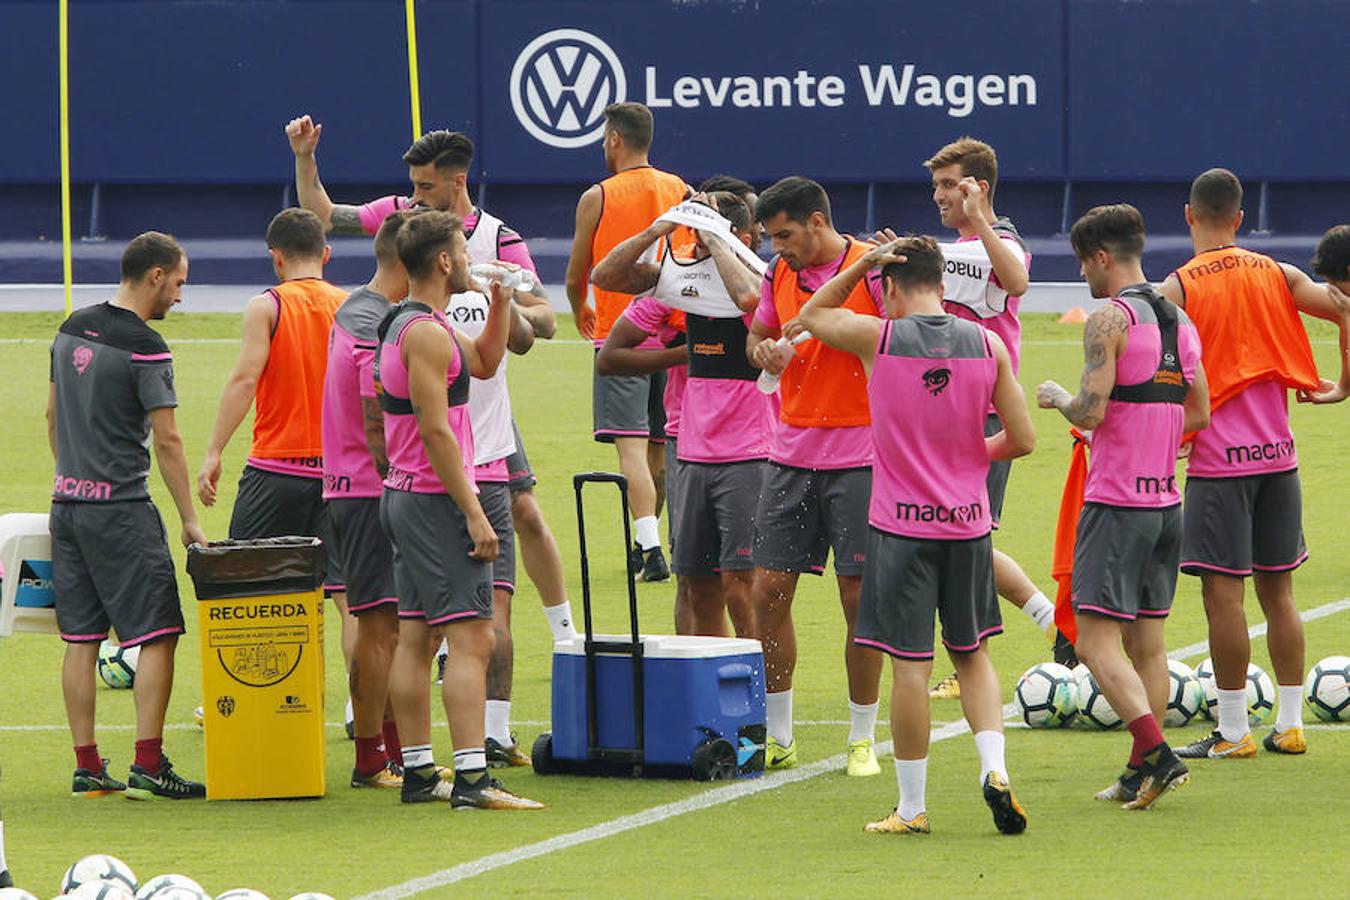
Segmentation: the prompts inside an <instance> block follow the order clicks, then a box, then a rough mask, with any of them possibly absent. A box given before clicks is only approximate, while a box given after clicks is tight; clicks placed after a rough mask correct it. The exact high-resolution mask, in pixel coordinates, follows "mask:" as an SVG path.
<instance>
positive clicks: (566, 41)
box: [0, 0, 1350, 184]
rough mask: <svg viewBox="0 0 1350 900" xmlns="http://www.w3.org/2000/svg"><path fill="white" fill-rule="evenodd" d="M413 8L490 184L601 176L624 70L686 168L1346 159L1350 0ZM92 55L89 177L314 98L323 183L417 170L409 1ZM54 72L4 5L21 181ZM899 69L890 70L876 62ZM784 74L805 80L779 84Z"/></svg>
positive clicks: (1177, 167)
mask: <svg viewBox="0 0 1350 900" xmlns="http://www.w3.org/2000/svg"><path fill="white" fill-rule="evenodd" d="M417 10H418V29H419V52H420V56H421V67H420V71H421V81H422V86H423V98H422V100H423V108H422V113H423V122H424V124H425V125H426V126H427V127H451V128H457V129H461V130H464V131H466V132H468V133H469V134H470V135H471V136H472V137H474V139H475V140H476V141H477V142H478V144H479V153H478V157H477V166H478V171H477V172H475V175H476V176H477V177H479V178H486V179H487V180H489V181H496V182H516V183H528V182H549V181H551V182H573V181H578V180H587V179H591V178H594V177H596V175H598V174H599V173H600V172H601V165H600V163H599V152H600V150H599V144H598V143H596V142H590V143H585V142H584V139H585V135H586V134H587V132H588V130H593V126H594V123H595V122H596V120H597V116H598V111H599V109H600V107H601V106H603V104H604V102H606V101H608V100H612V99H614V98H615V97H617V96H618V87H619V81H620V80H622V81H623V83H624V87H625V88H626V90H625V92H624V94H625V96H626V98H627V99H635V100H645V101H654V103H653V105H655V106H656V109H655V112H656V115H657V146H656V149H655V152H654V154H653V158H654V161H656V162H657V163H658V164H663V165H665V166H667V167H669V168H672V169H675V170H677V171H679V172H681V173H682V174H684V175H686V176H687V177H691V178H696V177H700V176H702V175H706V174H709V173H711V172H713V171H733V172H736V173H738V174H740V175H743V176H746V177H751V178H755V179H758V180H764V179H768V178H773V177H777V176H779V175H782V174H786V173H791V172H800V173H805V174H810V175H813V176H815V177H818V178H821V179H826V180H831V181H835V182H838V181H858V182H871V181H886V182H893V181H903V180H908V179H921V178H923V177H924V176H925V173H924V172H923V170H922V169H921V168H920V163H921V162H922V160H923V159H924V158H926V157H927V156H928V154H929V153H931V152H932V150H933V149H934V148H936V147H937V146H939V145H941V144H942V143H944V142H946V141H948V140H950V139H952V138H953V137H955V136H958V135H960V134H965V133H971V134H975V135H977V136H980V137H982V138H985V139H987V140H989V141H990V142H992V143H993V144H994V145H995V146H996V147H997V148H998V150H999V155H1000V159H1001V163H1002V166H1003V171H1004V174H1005V175H1007V176H1011V177H1013V178H1021V179H1033V180H1052V179H1065V178H1071V179H1075V180H1088V181H1091V180H1094V179H1095V180H1117V181H1118V180H1130V179H1141V180H1142V179H1186V178H1189V177H1190V176H1192V175H1193V174H1194V173H1195V172H1197V171H1199V170H1201V169H1203V168H1205V167H1207V166H1210V165H1215V164H1223V165H1228V166H1231V167H1232V168H1234V169H1235V170H1237V171H1239V172H1240V173H1241V174H1242V175H1243V176H1244V177H1246V178H1253V179H1256V178H1259V179H1273V180H1280V179H1288V180H1314V179H1323V178H1325V179H1335V180H1342V181H1344V180H1346V179H1347V178H1348V177H1350V176H1347V169H1346V167H1345V163H1344V160H1345V151H1344V148H1345V147H1346V146H1348V145H1350V113H1348V112H1347V106H1348V105H1347V103H1346V102H1345V73H1346V71H1347V66H1348V65H1350V62H1348V59H1350V58H1348V57H1347V54H1346V51H1345V35H1346V34H1350V4H1347V3H1342V2H1336V0H1249V2H1244V3H1232V2H1229V0H1148V2H1142V3H1141V2H1124V0H1021V2H1008V0H1004V2H994V0H965V2H963V3H961V4H959V5H951V4H886V3H876V2H867V3H860V2H852V0H831V2H811V0H759V2H751V0H740V2H732V0H709V2H700V3H690V2H687V0H624V2H614V0H591V2H586V3H580V2H549V0H419V2H418V4H417ZM550 32H554V34H553V36H552V38H550V39H545V40H540V38H541V36H544V35H546V34H548V33H550ZM578 32H580V33H578ZM530 45H533V46H532V47H531V46H530ZM527 47H529V48H530V51H531V52H530V53H528V54H523V53H522V51H525V50H526V49H527ZM71 59H72V70H71V79H72V85H71V110H72V128H73V141H72V159H73V168H74V176H75V179H76V180H77V181H82V182H94V181H97V182H104V183H115V182H132V183H144V182H159V183H165V182H168V183H174V182H195V183H202V182H220V183H226V184H229V183H250V182H253V183H261V182H270V183H276V182H278V181H281V180H284V179H285V177H286V174H287V173H288V172H289V170H290V165H291V163H290V155H289V152H288V150H287V147H286V143H285V140H284V137H283V135H282V133H281V127H282V125H283V124H284V122H285V121H286V120H287V119H288V118H289V117H290V116H292V115H295V114H297V113H300V112H306V111H308V112H311V113H313V114H314V115H315V117H316V118H317V119H318V120H320V121H322V122H323V123H324V124H325V132H324V137H323V143H322V145H321V153H320V159H321V165H322V171H323V173H324V177H325V179H326V180H328V181H330V182H334V183H341V182H347V183H398V182H400V181H402V180H403V178H404V177H405V173H404V170H403V167H402V166H401V164H400V163H399V155H400V153H401V151H402V150H403V149H404V148H405V147H406V145H407V143H408V141H409V138H410V134H411V129H410V125H409V103H408V88H407V63H406V57H405V48H404V22H403V15H402V4H400V3H396V2H392V0H324V2H319V0H265V2H264V0H234V2H220V3H197V2H183V0H141V2H128V0H73V2H72V4H71ZM614 62H617V63H618V67H617V70H616V68H615V67H614V65H613V63H614ZM888 66H889V67H891V68H890V69H885V68H884V67H888ZM911 67H912V68H911ZM907 71H908V72H909V75H908V78H907V79H906V72H907ZM56 72H57V69H56V10H55V4H54V3H51V2H50V0H6V2H3V3H0V82H2V83H4V84H5V85H6V86H7V87H6V90H5V102H4V106H3V109H4V118H5V121H6V125H7V127H6V129H5V132H6V137H5V141H4V149H3V151H2V152H0V181H5V182H11V183H14V182H19V183H22V182H50V181H53V180H55V179H56V178H57V172H58V169H57V142H56V134H57V120H56V99H57V98H56V94H57V90H56ZM513 72H514V73H515V75H516V77H515V78H513ZM885 72H890V73H891V74H892V75H893V76H894V78H895V83H894V87H895V90H894V92H892V91H889V90H886V89H885V87H884V86H879V85H878V84H877V83H876V79H878V78H883V77H885V76H884V73H885ZM798 73H804V74H802V75H799V74H798ZM766 78H767V79H775V78H777V79H783V80H779V81H772V82H771V84H772V85H776V86H774V87H770V88H769V89H768V90H769V91H770V92H771V93H772V94H773V97H772V101H773V105H771V106H769V105H764V102H765V98H764V96H763V95H764V93H765V79H766ZM869 78H870V79H871V83H870V84H869ZM679 79H684V80H683V81H679ZM826 79H833V80H831V81H826ZM785 83H786V85H787V87H788V94H789V96H786V97H785V96H784V94H783V91H782V87H783V85H784V84H785ZM513 85H514V86H515V90H514V91H513ZM822 85H825V86H826V89H825V90H824V91H823V92H822V90H821V86H822ZM869 87H871V88H872V91H871V92H870V93H873V94H876V95H877V96H876V97H869ZM756 93H757V94H758V95H759V97H758V101H759V103H760V105H759V106H754V105H750V104H751V101H752V100H753V99H754V97H753V95H754V94H756ZM513 94H514V95H515V98H516V99H515V100H514V101H513ZM1014 99H1016V101H1017V102H1016V104H1015V105H1014V104H1013V102H1012V101H1013V100H1014ZM873 101H876V102H873ZM808 102H809V105H808ZM938 103H940V104H941V105H937V104H938ZM525 123H532V126H533V129H534V132H533V133H532V132H531V130H529V129H527V127H526V124H525ZM539 134H543V135H545V136H547V137H548V139H549V140H552V141H554V143H559V142H562V143H566V142H567V141H568V139H569V138H570V139H572V140H571V142H572V143H580V144H581V145H580V146H568V147H561V146H555V145H553V144H550V143H546V142H545V141H543V140H541V139H540V137H539V136H538V135H539ZM560 136H561V137H560ZM579 136H580V137H579Z"/></svg>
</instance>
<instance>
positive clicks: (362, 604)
mask: <svg viewBox="0 0 1350 900" xmlns="http://www.w3.org/2000/svg"><path fill="white" fill-rule="evenodd" d="M327 505H328V524H329V530H330V533H331V534H332V536H333V543H332V544H330V545H329V548H330V550H329V552H330V553H331V554H332V556H333V557H334V558H335V559H336V560H337V561H338V562H339V563H340V564H341V566H342V572H343V574H344V575H345V576H346V579H345V581H346V587H347V612H349V613H351V614H352V615H354V616H359V615H361V614H362V613H365V612H369V611H370V610H372V609H379V608H380V607H384V606H392V607H394V608H397V607H398V591H397V590H396V588H395V586H394V549H393V547H391V546H390V545H389V536H388V535H386V534H385V533H384V528H382V527H381V526H380V499H379V498H378V497H335V498H333V499H331V500H329V501H328V504H327Z"/></svg>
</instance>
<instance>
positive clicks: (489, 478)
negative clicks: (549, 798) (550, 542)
mask: <svg viewBox="0 0 1350 900" xmlns="http://www.w3.org/2000/svg"><path fill="white" fill-rule="evenodd" d="M469 243H470V245H472V240H470V242H469ZM470 258H472V254H471V255H470ZM504 265H510V264H509V263H505V264H504ZM477 287H478V286H475V288H474V289H471V290H468V291H464V292H463V293H456V294H455V295H454V296H452V297H451V298H450V305H449V307H447V310H446V312H447V314H448V315H449V317H450V321H451V322H453V323H455V327H456V329H457V331H458V332H459V333H460V334H462V335H464V336H465V337H466V338H468V339H470V340H474V339H476V338H478V337H479V335H481V334H482V333H483V330H484V328H485V327H486V323H487V318H488V315H489V311H490V304H489V301H488V298H487V296H486V295H485V294H484V293H482V291H480V290H478V289H477ZM508 315H509V316H510V325H509V326H508V333H509V336H508V338H507V345H506V346H507V349H508V350H509V351H510V352H512V353H516V354H523V353H526V352H528V351H529V349H530V348H531V347H532V346H533V345H534V338H535V334H534V329H533V328H532V327H531V326H530V324H529V322H527V321H526V320H525V318H524V317H523V316H522V315H521V314H520V311H519V309H518V308H517V307H516V305H515V303H514V302H512V303H511V304H510V308H509V312H508ZM469 421H470V424H471V425H472V426H473V437H474V442H473V446H474V463H475V467H474V478H475V481H476V483H477V486H478V501H479V503H480V504H482V507H483V512H484V513H486V515H487V517H488V520H489V521H490V522H491V523H492V527H493V530H495V531H496V532H497V557H496V558H495V559H494V560H493V561H492V619H493V629H494V631H495V633H496V643H495V645H494V648H493V651H492V659H491V661H490V662H489V664H488V672H487V708H486V709H487V720H486V730H487V738H486V741H487V742H486V744H485V747H486V752H487V761H488V765H490V766H494V767H498V766H528V765H529V764H530V758H529V756H527V755H526V754H525V753H524V752H523V751H521V749H520V747H519V745H518V744H517V742H516V738H515V736H514V735H513V734H512V733H511V687H512V674H513V667H514V663H515V656H514V643H513V641H512V639H511V598H512V595H513V594H514V592H515V589H516V546H515V527H514V525H513V524H512V519H511V507H512V500H511V470H510V467H509V465H508V460H509V458H510V457H511V455H512V454H513V453H515V452H516V443H515V429H514V428H513V427H512V418H511V395H510V393H509V392H508V390H507V383H506V357H505V356H503V357H502V360H501V362H500V363H499V364H498V366H497V367H496V369H495V371H493V372H492V374H491V375H490V376H489V377H487V378H479V377H475V378H473V379H472V380H471V382H470V387H469ZM558 610H559V608H558V607H552V608H550V607H545V612H546V613H548V614H549V623H550V626H553V627H554V635H553V637H554V640H555V641H558V640H564V639H566V638H568V637H573V636H575V634H576V631H575V629H574V628H572V627H571V626H570V625H568V626H566V627H563V628H561V629H559V627H558V626H559V625H560V624H561V623H557V618H558V617H557V615H556V614H555V613H556V611H558ZM555 623H556V624H555ZM442 680H444V679H443V676H442Z"/></svg>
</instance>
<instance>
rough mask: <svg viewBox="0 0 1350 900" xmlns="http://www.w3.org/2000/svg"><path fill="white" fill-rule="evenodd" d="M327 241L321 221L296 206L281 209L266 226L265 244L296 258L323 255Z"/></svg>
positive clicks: (310, 257)
mask: <svg viewBox="0 0 1350 900" xmlns="http://www.w3.org/2000/svg"><path fill="white" fill-rule="evenodd" d="M327 243H328V240H327V238H325V237H324V229H323V222H322V221H320V220H319V217H318V216H316V215H314V213H312V212H310V211H309V210H307V209H301V208H300V207H298V206H292V207H291V208H290V209H283V210H282V211H281V212H279V213H277V214H276V215H275V216H273V217H272V222H271V224H269V225H268V226H267V246H268V247H270V248H272V249H273V250H280V251H281V252H282V253H284V254H285V255H287V256H292V257H296V258H297V259H312V258H314V257H318V256H323V248H324V247H325V246H326V245H327Z"/></svg>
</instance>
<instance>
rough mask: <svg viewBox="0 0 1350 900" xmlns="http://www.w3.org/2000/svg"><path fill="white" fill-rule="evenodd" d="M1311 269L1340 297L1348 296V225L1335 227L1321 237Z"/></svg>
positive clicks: (1349, 246) (1349, 235)
mask: <svg viewBox="0 0 1350 900" xmlns="http://www.w3.org/2000/svg"><path fill="white" fill-rule="evenodd" d="M1312 269H1313V271H1314V272H1316V273H1317V274H1318V275H1321V276H1322V277H1323V278H1325V279H1326V280H1327V281H1328V282H1329V283H1330V284H1331V285H1332V286H1333V287H1334V288H1335V289H1336V290H1338V291H1340V293H1341V294H1342V295H1346V294H1350V225H1337V226H1336V227H1335V228H1332V229H1330V230H1328V231H1327V233H1326V234H1324V235H1322V239H1321V240H1320V241H1318V242H1317V252H1316V253H1314V254H1313V260H1312Z"/></svg>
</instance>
